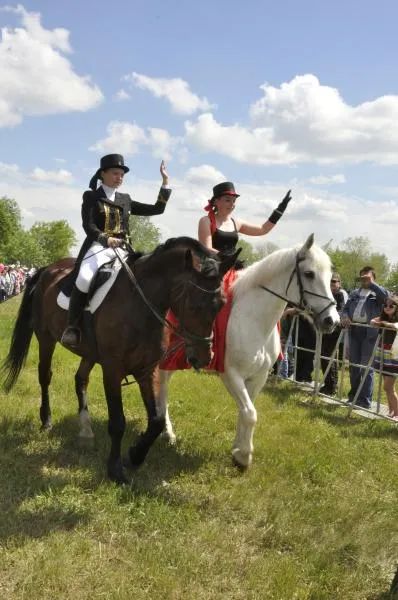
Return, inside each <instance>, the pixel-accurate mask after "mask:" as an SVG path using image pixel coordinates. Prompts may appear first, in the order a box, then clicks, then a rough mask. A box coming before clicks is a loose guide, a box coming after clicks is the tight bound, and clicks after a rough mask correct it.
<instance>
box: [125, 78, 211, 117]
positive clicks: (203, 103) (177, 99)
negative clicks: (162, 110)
mask: <svg viewBox="0 0 398 600" xmlns="http://www.w3.org/2000/svg"><path fill="white" fill-rule="evenodd" d="M123 79H124V80H126V81H129V82H130V83H131V85H132V86H134V87H137V88H139V89H141V90H148V91H149V92H151V93H152V94H153V95H154V96H155V97H156V98H166V100H167V101H168V102H169V103H170V105H171V108H172V110H173V112H175V113H177V114H180V115H191V114H193V113H195V112H197V111H203V110H210V108H212V105H211V104H210V103H209V102H208V100H207V98H200V97H199V96H197V95H196V94H194V93H193V92H192V91H191V88H190V86H189V83H188V82H186V81H184V80H183V79H179V78H175V79H166V78H161V77H159V78H156V77H148V76H147V75H140V74H139V73H134V72H133V73H131V74H130V75H126V76H125V77H124V78H123Z"/></svg>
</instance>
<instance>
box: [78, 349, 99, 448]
mask: <svg viewBox="0 0 398 600" xmlns="http://www.w3.org/2000/svg"><path fill="white" fill-rule="evenodd" d="M94 365H95V362H94V361H91V360H88V359H87V358H82V360H81V361H80V365H79V368H78V370H77V372H76V374H75V390H76V395H77V400H78V403H79V424H80V430H79V439H80V441H81V442H83V443H87V444H89V445H91V443H92V441H93V439H94V433H93V430H92V428H91V419H90V415H89V413H88V405H87V386H88V382H89V377H90V372H91V370H92V368H93V367H94Z"/></svg>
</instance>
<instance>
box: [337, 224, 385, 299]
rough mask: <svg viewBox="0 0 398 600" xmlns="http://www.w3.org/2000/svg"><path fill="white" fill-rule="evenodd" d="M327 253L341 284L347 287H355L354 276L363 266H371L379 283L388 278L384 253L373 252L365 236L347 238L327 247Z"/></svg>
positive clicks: (356, 275)
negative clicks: (339, 245)
mask: <svg viewBox="0 0 398 600" xmlns="http://www.w3.org/2000/svg"><path fill="white" fill-rule="evenodd" d="M328 254H329V256H330V258H331V260H332V263H333V268H334V270H335V271H338V272H339V273H340V277H341V281H342V283H343V286H344V287H345V288H347V289H352V288H354V287H357V285H358V284H357V282H356V277H358V275H359V271H360V270H361V269H362V267H364V266H367V265H369V266H372V267H374V269H375V271H376V276H377V281H378V282H379V283H381V284H383V282H385V280H386V279H387V278H388V273H389V270H390V265H389V262H388V258H387V257H386V255H385V254H380V253H378V252H374V251H373V250H372V247H371V243H370V240H369V239H368V238H367V237H365V236H359V237H355V238H347V239H345V240H343V241H342V243H341V247H336V248H335V249H333V248H329V249H328Z"/></svg>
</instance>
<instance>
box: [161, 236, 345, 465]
mask: <svg viewBox="0 0 398 600" xmlns="http://www.w3.org/2000/svg"><path fill="white" fill-rule="evenodd" d="M330 279H331V262H330V259H329V257H328V255H327V254H326V252H324V251H323V250H322V249H321V248H320V247H319V246H317V245H315V244H314V234H311V235H310V236H309V238H308V239H307V241H306V242H305V244H304V245H303V246H302V247H301V248H300V247H295V248H288V249H284V250H277V251H276V252H273V253H272V254H270V255H269V256H267V257H266V258H263V259H262V260H260V261H258V262H256V263H254V264H252V265H250V266H249V267H247V268H246V269H243V270H242V271H240V272H239V274H238V278H237V280H236V281H235V283H234V284H233V288H232V291H233V296H232V298H233V300H232V308H231V313H230V317H229V321H228V326H227V332H226V350H225V371H224V373H220V377H221V379H222V381H223V383H224V385H225V387H226V388H227V390H228V392H229V393H230V394H231V396H232V397H233V398H234V399H235V401H236V403H237V406H238V410H239V415H238V423H237V430H236V437H235V441H234V443H233V447H232V458H233V461H234V463H235V465H236V466H237V467H239V468H242V469H245V468H247V467H249V465H250V464H251V461H252V454H253V432H254V427H255V424H256V422H257V413H256V409H255V407H254V404H253V402H254V400H255V398H256V396H257V395H258V393H259V392H260V391H261V389H262V388H263V386H264V384H265V382H266V381H267V377H268V373H269V370H270V368H272V366H273V365H274V363H275V361H276V360H277V357H278V354H279V351H280V337H279V333H278V329H277V323H278V321H279V320H280V318H281V317H282V313H283V311H284V309H285V307H286V304H287V302H289V303H291V304H292V305H294V306H296V307H297V308H298V309H299V310H301V311H303V312H306V313H308V314H309V315H310V316H311V317H312V319H313V321H314V324H315V326H316V327H317V328H318V329H319V330H320V331H322V332H323V333H329V332H331V331H332V330H333V329H334V327H336V325H337V324H338V323H339V322H340V319H339V315H338V313H337V310H336V305H335V302H334V299H333V296H332V293H331V291H330ZM172 374H173V371H164V370H161V371H160V388H159V396H158V399H157V410H158V414H159V415H162V416H164V417H165V419H166V429H165V433H164V435H165V436H166V437H167V438H168V439H169V441H170V442H171V443H174V442H175V435H174V432H173V427H172V424H171V421H170V418H169V413H168V407H167V397H168V382H169V380H170V378H171V376H172Z"/></svg>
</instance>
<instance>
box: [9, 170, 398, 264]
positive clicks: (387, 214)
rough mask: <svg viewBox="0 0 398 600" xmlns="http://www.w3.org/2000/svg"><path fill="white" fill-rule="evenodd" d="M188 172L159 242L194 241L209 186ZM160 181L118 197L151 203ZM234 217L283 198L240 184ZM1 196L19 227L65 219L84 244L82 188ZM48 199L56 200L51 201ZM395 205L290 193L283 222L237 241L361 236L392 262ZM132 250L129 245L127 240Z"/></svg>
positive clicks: (265, 209)
mask: <svg viewBox="0 0 398 600" xmlns="http://www.w3.org/2000/svg"><path fill="white" fill-rule="evenodd" d="M189 178H190V171H189V170H188V171H187V173H186V175H185V177H184V178H183V179H180V180H177V179H175V178H173V177H171V178H170V184H171V186H172V188H173V192H172V195H171V198H170V201H169V202H168V204H167V208H166V210H165V212H164V214H163V215H159V216H157V217H153V218H152V219H151V220H153V223H154V224H155V225H156V226H157V227H160V228H161V229H162V232H163V235H164V237H165V238H167V237H172V236H178V235H191V236H192V237H196V236H197V226H198V221H199V219H200V217H201V216H202V215H204V214H205V212H204V210H203V207H204V206H205V205H206V203H207V200H208V198H210V197H211V191H212V185H213V182H206V181H204V182H199V181H198V182H197V183H196V182H194V181H192V180H190V181H188V179H189ZM159 184H160V177H159V178H155V179H154V180H153V181H143V180H140V179H139V178H135V179H134V181H132V180H131V179H126V182H125V185H123V190H122V191H124V192H127V193H130V195H131V196H132V197H133V198H134V199H136V200H138V201H139V202H148V203H154V202H155V201H156V196H157V193H158V189H159ZM237 190H238V192H239V193H240V194H241V197H240V198H238V201H237V206H236V216H237V217H239V218H241V219H242V220H245V221H248V222H249V223H263V222H264V221H265V220H266V219H267V218H268V217H269V215H270V214H271V212H272V210H273V209H274V208H275V207H276V206H277V204H278V202H280V200H281V199H282V198H283V196H284V195H285V193H286V188H285V186H282V185H275V184H273V185H271V184H266V185H259V184H242V185H240V184H239V186H237ZM1 194H2V195H6V196H7V197H9V198H15V200H16V201H17V202H18V205H19V207H20V209H21V212H22V215H23V219H24V225H25V227H30V226H31V225H32V224H33V223H34V222H35V221H51V220H59V219H67V220H68V222H69V223H70V225H71V227H73V228H74V229H75V231H76V233H77V235H78V237H79V241H80V243H81V242H82V241H83V239H84V232H83V229H82V226H81V215H80V210H81V196H82V189H80V188H77V187H76V186H70V187H67V186H62V185H59V184H58V185H55V184H51V183H47V184H46V185H43V184H41V183H40V182H37V181H36V182H35V185H33V182H30V181H28V179H27V178H26V177H25V178H24V179H23V180H22V177H21V180H19V179H16V178H14V177H8V178H4V179H3V181H2V191H1ZM54 198H56V199H57V201H56V202H54ZM392 224H394V225H395V224H398V201H394V200H388V201H386V202H385V203H382V204H380V203H379V202H366V201H363V200H361V199H359V198H357V197H352V196H351V197H350V196H344V195H338V194H331V193H328V192H323V191H320V190H311V189H310V188H308V189H305V190H304V189H299V190H297V191H296V192H295V193H293V199H292V201H291V203H290V204H289V206H288V208H287V210H286V213H285V214H284V216H283V218H282V219H281V220H280V221H279V222H278V224H277V226H276V227H275V228H274V229H273V230H272V231H271V232H270V233H269V234H268V235H267V236H266V238H265V237H262V236H260V237H258V238H256V237H255V238H253V237H248V236H243V239H245V240H246V241H248V242H250V243H251V244H254V245H257V244H258V245H262V244H264V243H265V242H272V243H275V244H277V245H278V246H280V247H288V246H292V245H294V244H298V243H302V242H304V240H305V239H306V238H307V237H308V235H309V234H310V233H311V232H315V239H316V241H317V243H318V244H321V245H322V244H325V243H326V242H328V241H329V240H330V239H333V242H332V244H333V246H334V245H336V244H339V243H341V241H342V240H344V239H346V238H348V237H356V236H367V237H368V238H369V240H370V241H371V244H372V247H373V249H374V250H375V251H376V252H383V253H385V254H386V255H387V256H388V257H389V258H390V260H391V261H393V262H396V257H397V255H398V238H397V236H396V228H395V227H394V226H392ZM133 245H134V241H133Z"/></svg>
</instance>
